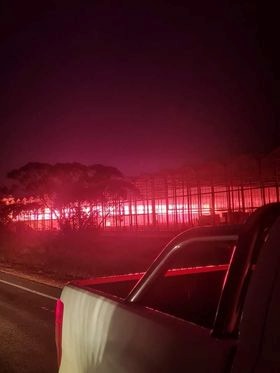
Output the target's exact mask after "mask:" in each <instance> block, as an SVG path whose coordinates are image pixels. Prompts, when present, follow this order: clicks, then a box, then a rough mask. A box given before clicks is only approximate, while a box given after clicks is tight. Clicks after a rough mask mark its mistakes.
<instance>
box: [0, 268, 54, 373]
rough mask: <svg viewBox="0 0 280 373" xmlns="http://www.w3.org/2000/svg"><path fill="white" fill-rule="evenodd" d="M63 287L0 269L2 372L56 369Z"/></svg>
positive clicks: (38, 371) (21, 372) (31, 372)
mask: <svg viewBox="0 0 280 373" xmlns="http://www.w3.org/2000/svg"><path fill="white" fill-rule="evenodd" d="M60 292H61V290H60V289H59V288H54V287H51V286H47V285H43V284H38V283H36V282H33V281H30V280H26V279H22V278H19V277H17V276H13V275H9V274H5V273H2V272H0V372H1V373H6V372H7V373H25V372H28V373H33V372H34V373H44V372H46V373H52V372H57V370H58V369H57V362H56V348H55V335H54V317H55V312H54V311H55V298H57V297H59V295H60Z"/></svg>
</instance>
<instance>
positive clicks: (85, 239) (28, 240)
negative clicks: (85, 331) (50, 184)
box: [0, 229, 174, 280]
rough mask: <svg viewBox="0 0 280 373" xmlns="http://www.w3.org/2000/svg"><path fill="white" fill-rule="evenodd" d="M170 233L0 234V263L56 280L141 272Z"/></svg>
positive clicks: (27, 232)
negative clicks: (42, 274)
mask: <svg viewBox="0 0 280 373" xmlns="http://www.w3.org/2000/svg"><path fill="white" fill-rule="evenodd" d="M173 236H174V232H108V233H105V232H69V233H67V234H64V233H62V232H38V231H33V230H26V229H22V230H18V231H8V230H4V229H1V231H0V262H1V263H2V265H7V266H10V267H17V268H20V269H21V270H23V271H31V272H34V273H44V274H46V275H48V276H50V277H54V278H56V279H58V280H68V279H73V278H86V277H94V276H101V275H112V274H121V273H132V272H142V271H145V270H146V269H147V267H148V266H149V265H150V264H151V262H152V261H153V259H154V258H155V257H156V256H157V255H158V254H159V252H160V251H161V249H162V248H163V247H164V245H165V244H166V243H167V242H168V241H169V240H170V239H171V238H172V237H173Z"/></svg>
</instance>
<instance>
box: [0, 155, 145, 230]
mask: <svg viewBox="0 0 280 373" xmlns="http://www.w3.org/2000/svg"><path fill="white" fill-rule="evenodd" d="M7 181H9V184H8V186H7V185H4V186H2V187H1V198H0V224H2V225H8V224H11V222H13V221H14V220H15V219H16V217H17V216H19V214H21V213H23V212H24V211H32V210H33V211H38V210H40V209H41V210H44V209H46V208H47V209H49V211H50V213H51V214H52V215H54V216H55V219H56V220H57V223H58V225H59V228H60V229H62V230H66V229H71V230H83V229H88V228H90V227H93V226H94V227H95V228H98V225H100V211H99V210H98V209H97V208H96V206H97V204H99V205H102V206H103V211H106V214H105V216H103V219H104V218H105V217H106V215H109V214H110V207H112V205H114V203H116V201H120V200H125V199H127V198H128V196H129V195H132V194H133V195H135V194H138V193H139V192H138V190H137V188H136V187H135V186H134V185H133V184H132V183H131V182H130V181H129V180H127V179H126V178H125V177H124V175H123V174H122V173H121V172H120V171H119V170H118V169H117V168H115V167H111V166H104V165H101V164H95V165H90V166H86V165H83V164H81V163H77V162H75V163H56V164H54V165H52V164H48V163H39V162H31V163H27V164H26V165H24V166H23V167H20V168H18V169H14V170H11V171H10V172H8V173H7ZM5 197H6V198H8V197H13V200H14V201H16V203H10V204H7V202H6V199H5ZM31 197H32V201H33V202H29V203H26V200H28V199H29V200H30V198H31ZM85 205H87V206H88V209H87V210H86V211H85V209H84V206H85ZM98 218H99V219H98ZM98 221H99V223H98ZM101 223H102V220H101Z"/></svg>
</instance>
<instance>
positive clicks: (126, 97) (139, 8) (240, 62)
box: [0, 0, 279, 177]
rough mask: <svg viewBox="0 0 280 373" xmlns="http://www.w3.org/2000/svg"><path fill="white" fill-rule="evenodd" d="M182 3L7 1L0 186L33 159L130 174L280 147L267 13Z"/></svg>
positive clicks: (247, 4) (244, 6) (245, 6)
mask: <svg viewBox="0 0 280 373" xmlns="http://www.w3.org/2000/svg"><path fill="white" fill-rule="evenodd" d="M150 3H154V4H153V5H151V4H150ZM184 3H185V4H184ZM188 3H189V2H187V1H185V2H182V3H181V4H184V5H176V4H178V3H176V1H161V2H151V1H150V2H146V3H145V2H139V3H138V2H136V1H130V2H121V1H120V2H116V1H100V2H98V1H89V2H85V1H84V2H82V1H79V2H78V1H77V2H76V4H75V2H74V3H71V5H69V4H70V3H69V2H67V3H65V4H67V5H65V4H63V2H62V1H57V2H56V1H45V2H44V1H42V2H40V1H39V2H38V1H37V2H35V3H34V4H33V5H32V3H30V2H27V3H26V2H23V1H20V2H19V1H11V0H10V1H2V2H1V6H2V9H1V71H0V73H1V75H0V82H1V93H2V94H1V107H0V115H1V122H0V123H1V130H0V136H1V137H0V138H1V146H0V159H1V161H0V174H1V177H2V176H3V175H4V174H5V173H6V171H8V170H10V169H12V168H15V167H20V166H22V165H24V164H25V163H27V162H29V161H40V162H51V163H55V162H73V161H77V162H82V163H85V164H93V163H103V164H106V165H112V166H116V167H118V168H119V169H120V170H121V171H123V172H124V173H125V174H127V175H137V174H139V173H141V172H145V171H147V172H151V171H157V170H160V169H164V168H169V167H179V166H181V165H182V164H184V163H192V162H196V161H205V160H207V159H209V160H213V159H219V160H221V159H222V160H224V159H227V158H228V157H232V156H234V155H238V154H240V153H244V152H252V153H262V152H267V151H270V150H271V149H272V148H274V147H276V146H277V145H279V130H278V127H277V126H278V124H279V122H278V119H279V118H278V114H279V111H278V102H277V100H278V97H277V89H278V83H277V78H279V76H278V72H279V71H278V70H277V66H276V64H275V60H274V57H275V55H276V52H275V51H276V50H277V48H278V42H277V39H278V36H277V35H276V34H275V33H276V26H277V22H276V21H277V20H275V17H274V16H273V13H274V12H273V10H272V9H259V8H257V6H256V5H254V4H255V3H254V2H253V1H240V2H238V1H237V2H232V4H231V5H229V4H230V3H231V2H228V3H227V2H226V1H218V2H211V1H206V0H205V1H197V2H195V3H193V4H191V3H190V4H188ZM214 3H215V4H214ZM233 3H234V4H233ZM26 4H28V5H26ZM57 4H59V5H57ZM72 4H73V5H72ZM121 4H122V5H121ZM263 6H265V5H264V4H263Z"/></svg>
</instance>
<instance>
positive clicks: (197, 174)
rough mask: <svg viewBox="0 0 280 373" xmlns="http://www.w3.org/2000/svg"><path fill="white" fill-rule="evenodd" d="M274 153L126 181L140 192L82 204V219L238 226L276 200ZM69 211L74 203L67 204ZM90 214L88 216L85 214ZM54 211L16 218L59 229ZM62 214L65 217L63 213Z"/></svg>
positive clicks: (108, 224)
mask: <svg viewBox="0 0 280 373" xmlns="http://www.w3.org/2000/svg"><path fill="white" fill-rule="evenodd" d="M279 177H280V150H279V149H278V150H276V151H275V152H273V153H272V154H270V155H269V156H267V157H266V158H263V159H261V160H260V159H254V158H249V157H241V158H239V159H238V160H236V161H235V162H233V163H231V164H228V165H226V166H225V165H222V164H212V165H209V164H208V165H207V166H205V167H199V168H197V169H194V168H189V167H185V168H181V169H179V170H174V171H169V172H162V173H159V174H155V175H145V176H141V177H137V178H134V179H133V180H132V181H133V183H134V184H135V185H136V187H137V188H138V189H139V191H140V195H139V196H137V197H136V196H130V198H129V199H128V200H126V201H111V203H109V204H107V205H106V206H105V205H102V204H93V203H85V204H84V205H83V207H82V211H83V214H84V215H87V214H88V216H91V221H92V226H93V227H100V228H102V229H110V230H112V229H117V230H119V229H125V230H129V229H131V230H137V229H138V230H144V229H151V230H164V229H168V230H180V229H183V228H184V227H188V226H192V225H198V224H223V223H239V222H242V221H243V220H244V218H245V217H246V216H247V215H248V214H250V213H251V212H252V211H253V210H255V209H256V208H257V207H259V206H261V205H264V204H267V203H270V202H276V201H279V200H280V198H279V195H280V190H279ZM72 208H73V209H75V205H73V206H72ZM90 213H91V214H90ZM58 214H59V213H58V212H57V211H52V212H51V210H50V209H49V208H45V209H42V210H37V211H27V212H24V213H22V214H21V215H19V216H18V218H17V220H20V221H25V222H26V223H28V225H30V226H31V227H32V228H34V229H39V230H45V229H59V224H58V221H57V219H58V217H59V216H58ZM64 214H65V215H67V214H68V215H69V214H71V211H70V210H69V209H68V210H67V209H66V210H64Z"/></svg>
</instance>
